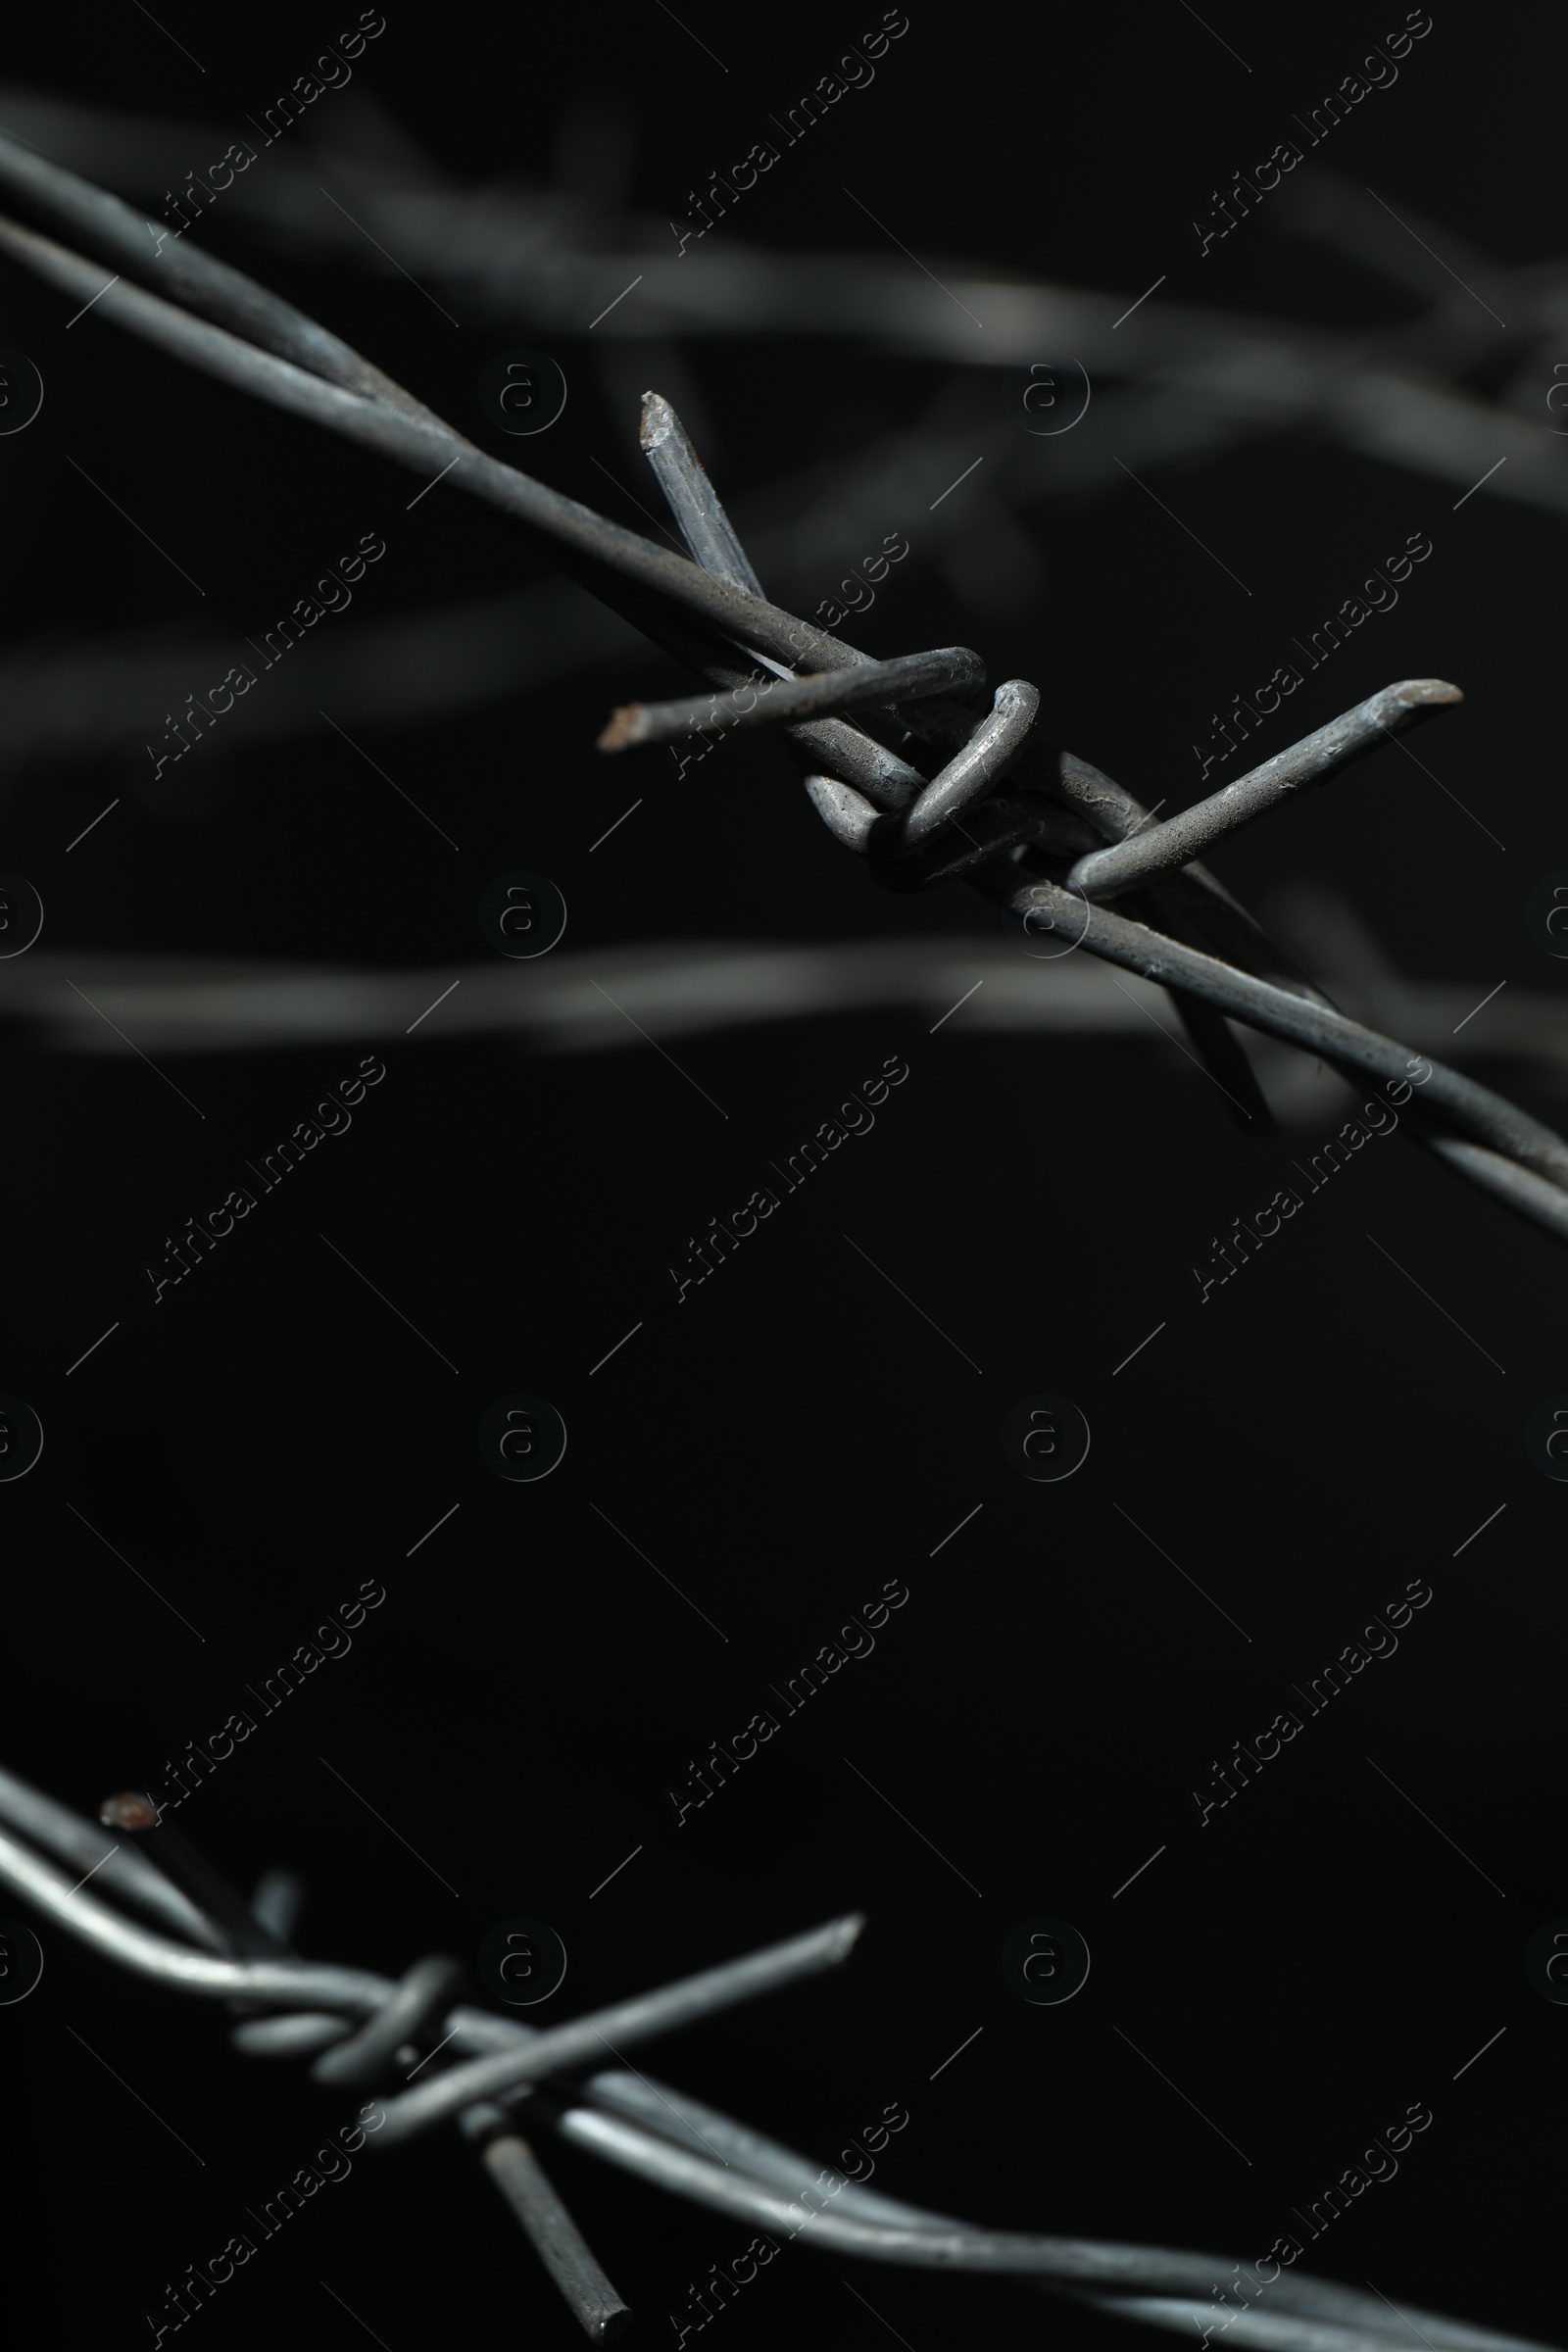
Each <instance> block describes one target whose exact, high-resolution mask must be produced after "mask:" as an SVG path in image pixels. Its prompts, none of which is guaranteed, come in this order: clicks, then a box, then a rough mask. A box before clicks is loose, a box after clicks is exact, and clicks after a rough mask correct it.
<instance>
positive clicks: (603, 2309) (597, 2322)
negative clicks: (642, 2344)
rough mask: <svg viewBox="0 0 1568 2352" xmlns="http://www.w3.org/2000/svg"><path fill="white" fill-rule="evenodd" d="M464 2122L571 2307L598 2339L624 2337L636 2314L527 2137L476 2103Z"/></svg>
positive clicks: (487, 2168)
mask: <svg viewBox="0 0 1568 2352" xmlns="http://www.w3.org/2000/svg"><path fill="white" fill-rule="evenodd" d="M464 2127H465V2130H466V2131H468V2132H469V2135H470V2136H471V2137H474V2138H476V2139H478V2141H479V2152H480V2156H481V2158H482V2159H483V2163H484V2168H485V2171H486V2172H487V2173H488V2174H489V2176H490V2178H491V2180H493V2181H494V2182H495V2184H496V2186H497V2188H498V2189H499V2190H500V2191H501V2194H502V2195H503V2196H504V2197H505V2198H506V2200H507V2203H508V2204H509V2205H510V2206H511V2208H512V2210H513V2212H514V2214H515V2216H516V2218H517V2220H518V2221H519V2222H520V2223H521V2224H522V2227H523V2229H525V2230H526V2231H527V2234H528V2237H529V2240H530V2241H531V2243H532V2245H533V2248H534V2251H535V2252H536V2253H537V2254H538V2256H539V2259H540V2261H541V2262H542V2263H543V2264H544V2266H545V2268H546V2270H547V2271H548V2272H549V2273H550V2276H551V2278H553V2279H554V2280H555V2282H556V2285H557V2286H558V2288H559V2289H560V2291H561V2294H562V2296H563V2298H564V2301H565V2302H566V2304H567V2305H568V2306H569V2308H570V2310H571V2311H572V2313H573V2314H574V2316H575V2318H576V2319H577V2321H578V2324H579V2325H580V2326H581V2327H582V2328H583V2330H584V2332H585V2333H586V2334H587V2336H588V2337H589V2339H590V2341H591V2342H593V2343H596V2344H613V2343H616V2342H618V2341H619V2340H620V2338H621V2337H622V2336H623V2335H624V2334H625V2333H626V2331H627V2329H628V2327H629V2326H630V2324H631V2313H630V2310H629V2309H628V2307H627V2305H626V2303H625V2301H624V2300H623V2298H622V2297H621V2296H620V2295H619V2294H618V2293H617V2292H616V2290H615V2288H614V2287H613V2285H612V2284H611V2282H610V2280H609V2278H607V2277H606V2275H605V2272H604V2270H603V2269H602V2267H601V2266H600V2264H599V2262H598V2261H597V2259H596V2258H595V2256H594V2253H593V2251H592V2249H591V2247H590V2246H589V2244H588V2242H587V2240H586V2238H585V2237H584V2236H583V2234H582V2232H581V2230H580V2229H578V2228H577V2225H576V2223H575V2222H574V2221H573V2220H572V2218H571V2215H570V2214H569V2213H568V2212H567V2210H566V2208H565V2206H564V2204H563V2203H562V2201H561V2198H560V2196H559V2195H558V2194H557V2191H556V2187H555V2184H554V2182H553V2181H552V2180H551V2179H550V2176H549V2174H548V2173H547V2172H546V2171H545V2169H544V2166H543V2165H542V2164H541V2163H540V2162H539V2159H538V2157H537V2156H536V2155H535V2154H534V2152H533V2149H532V2148H531V2147H530V2146H529V2144H528V2142H527V2140H525V2139H523V2138H521V2137H520V2136H519V2135H518V2133H517V2132H516V2131H514V2130H513V2129H512V2128H511V2126H510V2125H509V2124H508V2123H507V2121H506V2119H505V2117H504V2116H503V2115H502V2113H501V2110H500V2109H499V2108H475V2109H472V2110H470V2112H469V2114H468V2115H466V2117H465V2118H464Z"/></svg>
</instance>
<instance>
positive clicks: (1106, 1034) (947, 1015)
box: [0, 933, 1568, 1120]
mask: <svg viewBox="0 0 1568 2352" xmlns="http://www.w3.org/2000/svg"><path fill="white" fill-rule="evenodd" d="M1328 976H1329V977H1331V978H1333V980H1334V984H1335V986H1336V988H1337V989H1339V990H1340V992H1341V994H1342V995H1343V996H1344V997H1345V1000H1346V1003H1347V1005H1348V1006H1349V1007H1350V1008H1352V1009H1354V1010H1355V1011H1356V1012H1357V1013H1358V1015H1359V1016H1360V1017H1362V1018H1364V1019H1366V1020H1368V1021H1370V1022H1372V1023H1383V1022H1387V1023H1388V1024H1390V1025H1391V1026H1397V1028H1398V1029H1399V1030H1400V1032H1401V1033H1402V1035H1403V1036H1404V1037H1405V1038H1406V1039H1407V1040H1408V1042H1409V1043H1410V1045H1411V1046H1413V1047H1414V1048H1415V1049H1416V1050H1417V1052H1418V1053H1420V1054H1431V1053H1434V1052H1438V1051H1441V1050H1442V1049H1443V1048H1444V1047H1446V1048H1447V1049H1448V1051H1449V1052H1450V1053H1451V1054H1454V1056H1455V1058H1456V1059H1458V1060H1460V1061H1461V1062H1464V1063H1475V1064H1486V1063H1499V1064H1501V1065H1502V1066H1503V1067H1504V1068H1506V1069H1508V1070H1511V1071H1520V1072H1524V1073H1526V1074H1527V1075H1528V1078H1529V1080H1530V1083H1531V1085H1532V1086H1533V1087H1534V1088H1535V1089H1536V1090H1538V1091H1539V1092H1542V1093H1547V1094H1550V1095H1553V1096H1557V1095H1561V1094H1562V1093H1563V1092H1564V1091H1565V1089H1568V1006H1565V1005H1563V1003H1562V1001H1561V999H1560V998H1557V997H1552V996H1547V995H1545V994H1537V993H1534V992H1529V991H1525V990H1510V991H1509V992H1508V993H1507V994H1506V995H1503V996H1496V997H1495V998H1494V999H1493V1002H1492V1003H1491V1004H1487V1005H1484V1006H1482V1007H1481V1008H1480V1009H1478V1005H1477V1000H1478V997H1481V996H1483V995H1484V993H1485V990H1484V984H1483V983H1480V982H1462V981H1451V980H1446V981H1423V980H1407V979H1404V978H1402V977H1400V976H1398V975H1397V974H1392V973H1391V974H1388V975H1386V976H1380V977H1375V978H1372V979H1368V978H1366V977H1365V976H1364V975H1350V976H1348V977H1347V978H1345V979H1343V980H1342V979H1341V977H1340V976H1339V975H1338V973H1331V974H1329V975H1328ZM606 991H608V992H609V995H610V997H613V999H614V1001H615V1002H614V1004H611V1003H610V1002H609V1001H608V999H607V995H606ZM1160 994H1161V992H1160V991H1159V990H1158V989H1157V987H1154V986H1152V984H1149V983H1146V982H1144V981H1142V980H1141V979H1139V978H1138V977H1137V976H1136V975H1135V976H1134V978H1133V981H1132V985H1131V986H1130V987H1129V986H1127V985H1126V984H1124V983H1123V982H1121V981H1119V980H1117V979H1116V978H1115V977H1114V976H1113V974H1112V973H1111V971H1110V970H1109V969H1108V968H1107V967H1106V966H1105V965H1103V964H1101V963H1097V962H1095V961H1093V960H1092V959H1091V958H1088V957H1083V956H1074V957H1070V958H1063V959H1061V960H1059V961H1056V962H1054V963H1053V964H1051V965H1050V966H1049V967H1048V968H1047V969H1042V966H1041V965H1040V964H1039V963H1038V962H1035V961H1034V960H1032V959H1031V958H1028V957H1026V956H1023V955H1021V954H1020V953H1019V952H1018V950H1017V948H1016V947H1008V946H1007V945H1005V944H1004V943H1000V942H999V943H993V942H991V941H988V940H986V939H983V938H977V937H974V936H967V935H965V934H962V933H955V934H952V935H948V936H944V935H942V934H935V935H932V934H922V935H921V936H920V937H919V938H916V939H909V940H900V939H891V940H881V939H867V940H845V941H841V942H838V943H836V944H834V945H832V946H828V947H818V946H801V945H799V944H798V943H794V942H790V941H785V940H778V941H773V942H759V941H757V940H755V939H752V940H742V939H736V940H723V939H714V940H678V939H677V940H663V941H659V942H650V943H646V944H642V945H639V946H635V947H615V948H600V949H592V950H580V951H577V952H575V953H573V952H571V951H569V950H562V951H561V952H559V953H557V954H555V955H552V956H551V957H550V959H549V961H548V963H546V962H544V961H542V960H541V961H538V962H535V963H533V964H531V965H530V966H529V969H528V974H527V979H526V983H525V984H519V978H518V975H517V973H516V971H515V968H513V967H510V966H508V965H506V964H502V963H499V962H498V963H453V964H430V965H422V964H421V965H419V966H418V967H417V969H413V970H395V969H385V968H383V969H380V970H377V969H375V968H373V967H364V966H356V965H346V964H313V963H303V962H302V963H291V962H285V961H281V960H279V961H271V960H269V959H265V958H257V959H253V960H250V961H246V960H244V959H242V958H239V957H224V958H219V957H211V956H158V955H105V954H100V953H96V952H82V953H79V954H70V953H64V952H61V953H51V952H49V951H45V950H34V951H33V952H32V953H31V954H29V955H28V956H26V958H25V961H24V960H23V959H22V958H18V959H17V961H16V964H15V968H14V969H13V970H12V971H10V972H8V973H7V975H6V978H5V982H4V986H3V990H0V1022H3V1023H6V1024H9V1025H10V1026H11V1027H12V1029H13V1032H14V1034H15V1035H16V1036H17V1037H18V1038H20V1039H25V1042H26V1043H27V1044H29V1045H30V1046H32V1047H34V1048H37V1049H39V1050H42V1051H46V1052H60V1053H71V1054H78V1053H79V1054H101V1055H103V1056H106V1057H107V1058H109V1059H128V1058H132V1057H134V1055H135V1054H136V1052H137V1051H138V1050H140V1051H141V1052H143V1053H150V1054H218V1053H222V1054H232V1053H263V1052H268V1051H277V1050H279V1049H296V1050H298V1049H301V1048H313V1047H325V1046H335V1045H346V1044H351V1043H353V1042H354V1041H355V1040H361V1041H363V1042H368V1043H371V1044H383V1043H396V1042H397V1041H399V1040H401V1039H402V1038H404V1037H405V1036H407V1035H408V1034H409V1032H410V1030H411V1029H412V1028H413V1026H414V1022H415V1020H416V1018H417V1015H419V1014H420V1013H422V1012H423V1011H424V1010H425V1008H426V1007H427V1006H428V1005H430V1004H431V1003H432V1002H433V1001H435V1000H437V999H441V1000H443V1002H442V1005H441V1013H440V1018H439V1020H438V1021H437V1020H432V1021H431V1022H430V1023H429V1024H428V1026H425V1025H421V1026H420V1027H419V1028H418V1029H417V1032H416V1034H417V1036H418V1038H419V1039H420V1040H421V1041H424V1042H426V1043H438V1042H446V1043H451V1042H453V1041H455V1040H457V1039H460V1038H462V1039H474V1038H486V1037H488V1038H496V1039H501V1040H507V1041H510V1042H512V1043H514V1044H515V1045H516V1046H518V1047H520V1048H524V1049H526V1050H527V1051H529V1052H531V1053H539V1054H596V1053H604V1052H610V1051H613V1050H625V1051H630V1052H635V1051H637V1050H638V1048H639V1045H640V1041H639V1039H638V1037H637V1035H636V1032H635V1031H634V1030H633V1029H631V1028H630V1027H629V1026H628V1022H627V1020H626V1018H624V1017H623V1013H624V1014H626V1015H629V1016H630V1018H631V1020H633V1021H635V1022H636V1024H637V1027H638V1029H641V1030H642V1031H643V1032H644V1033H645V1034H646V1036H647V1037H649V1038H655V1039H659V1040H662V1041H673V1040H675V1039H677V1038H682V1037H698V1036H711V1035H713V1034H715V1033H721V1032H723V1031H725V1030H728V1029H735V1028H743V1027H749V1026H751V1025H753V1024H764V1023H773V1022H785V1021H801V1020H811V1019H819V1018H821V1017H823V1016H824V1015H828V1014H832V1015H842V1014H845V1013H853V1012H870V1011H879V1010H883V1009H887V1010H894V1011H900V1012H906V1013H911V1014H913V1015H915V1016H917V1017H919V1018H922V1019H925V1020H927V1022H928V1027H929V1030H930V1031H931V1032H935V1031H936V1030H938V1029H940V1030H942V1032H943V1033H944V1034H945V1035H955V1034H958V1033H965V1034H979V1033H986V1034H992V1035H1004V1036H1010V1035H1017V1036H1026V1035H1039V1036H1049V1037H1054V1038H1058V1039H1061V1040H1063V1041H1068V1040H1083V1041H1087V1040H1092V1039H1097V1038H1106V1039H1108V1038H1115V1039H1116V1040H1117V1041H1118V1042H1119V1043H1125V1042H1126V1041H1128V1040H1135V1041H1137V1042H1138V1043H1139V1044H1141V1045H1142V1044H1148V1045H1150V1046H1151V1047H1152V1049H1153V1050H1154V1051H1155V1052H1157V1053H1162V1054H1163V1055H1164V1057H1165V1058H1166V1059H1167V1060H1168V1061H1169V1063H1170V1064H1171V1066H1172V1067H1173V1068H1174V1069H1176V1070H1177V1071H1181V1072H1186V1073H1187V1074H1189V1075H1201V1074H1202V1073H1201V1071H1200V1070H1198V1069H1197V1068H1196V1067H1195V1064H1194V1063H1193V1061H1192V1060H1191V1059H1190V1058H1189V1057H1188V1056H1187V1055H1186V1054H1183V1053H1182V1052H1180V1051H1179V1050H1178V1047H1177V1045H1176V1044H1175V1043H1174V1042H1173V1040H1172V1039H1171V1037H1170V1036H1169V1035H1168V1034H1167V1035H1166V1037H1165V1038H1164V1039H1163V1040H1162V1039H1161V1038H1160V1037H1159V1036H1158V1035H1157V1034H1156V1033H1155V1031H1154V1029H1153V1028H1152V1022H1151V1013H1152V1011H1153V1010H1154V1009H1155V1008H1156V1007H1157V1006H1158V1004H1159V1001H1160ZM615 1005H619V1006H621V1007H622V1011H621V1012H617V1011H616V1009H615ZM1456 1028H1457V1029H1460V1031H1461V1034H1460V1035H1459V1037H1457V1038H1455V1036H1454V1031H1455V1029H1456ZM132 1040H133V1041H134V1042H133V1043H132V1042H130V1041H132ZM1253 1054H1254V1058H1255V1059H1256V1061H1257V1064H1258V1067H1259V1070H1260V1072H1261V1073H1262V1074H1263V1076H1264V1077H1266V1081H1267V1084H1266V1087H1265V1093H1266V1095H1267V1099H1268V1101H1269V1103H1270V1105H1271V1107H1272V1108H1273V1110H1274V1112H1275V1114H1276V1116H1277V1117H1279V1118H1281V1119H1285V1120H1292V1119H1296V1118H1307V1117H1309V1116H1311V1115H1312V1114H1313V1113H1314V1112H1315V1111H1316V1110H1317V1109H1318V1108H1320V1106H1321V1104H1322V1103H1323V1102H1324V1101H1325V1100H1328V1099H1331V1098H1333V1097H1337V1094H1338V1090H1339V1088H1340V1086H1341V1084H1342V1083H1343V1082H1342V1081H1341V1080H1340V1079H1339V1077H1338V1075H1337V1074H1330V1075H1329V1076H1328V1077H1327V1078H1319V1077H1318V1076H1317V1075H1316V1071H1315V1064H1313V1063H1311V1062H1308V1061H1305V1060H1303V1058H1302V1056H1301V1055H1300V1054H1298V1053H1297V1052H1296V1051H1295V1049H1294V1048H1290V1047H1287V1046H1286V1045H1285V1044H1284V1043H1283V1041H1280V1040H1276V1039H1273V1038H1270V1037H1267V1036H1260V1037H1259V1038H1258V1040H1257V1043H1256V1046H1255V1047H1254V1049H1253Z"/></svg>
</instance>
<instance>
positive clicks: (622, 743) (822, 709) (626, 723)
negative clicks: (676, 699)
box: [599, 645, 1039, 822]
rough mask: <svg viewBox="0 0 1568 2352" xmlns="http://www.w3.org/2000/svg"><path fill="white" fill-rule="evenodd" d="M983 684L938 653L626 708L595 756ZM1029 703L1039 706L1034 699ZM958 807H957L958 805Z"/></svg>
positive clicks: (979, 673)
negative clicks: (690, 699) (680, 700)
mask: <svg viewBox="0 0 1568 2352" xmlns="http://www.w3.org/2000/svg"><path fill="white" fill-rule="evenodd" d="M984 679H985V664H984V662H982V661H981V659H980V657H979V655H978V654H975V653H971V652H970V650H969V648H968V647H967V646H966V645H947V646H939V647H937V648H935V649H934V650H933V651H932V652H931V653H928V654H901V655H899V656H898V657H897V659H896V660H894V661H892V662H859V663H858V664H857V665H856V667H855V668H853V669H847V670H846V669H839V670H834V671H833V672H831V674H819V675H816V676H812V677H804V678H794V679H790V680H788V681H786V680H779V681H777V682H776V683H775V682H774V681H773V680H772V679H764V680H763V682H762V684H761V686H760V687H754V686H747V687H742V688H741V689H739V690H738V691H737V692H735V693H733V694H722V695H720V694H710V695H703V696H699V697H698V698H697V699H696V700H695V701H692V702H681V703H626V704H623V705H622V706H621V708H620V709H619V710H618V711H612V713H611V716H610V720H609V723H608V725H607V726H606V727H605V729H604V732H603V733H602V734H601V736H600V738H599V749H600V750H601V751H602V752H627V751H630V750H632V749H633V747H634V746H636V745H638V744H651V743H674V742H676V741H678V739H679V738H680V737H681V736H683V735H697V734H725V733H734V732H736V731H737V730H739V729H742V728H757V727H780V726H783V725H784V724H785V722H786V721H787V720H790V719H800V718H831V717H836V716H838V715H839V713H840V712H842V711H860V710H863V709H865V708H866V707H867V706H869V705H873V704H880V705H881V706H882V707H883V708H884V709H889V708H891V707H892V706H893V705H894V704H895V703H898V702H901V701H905V700H907V699H910V698H912V697H914V696H917V695H927V694H944V693H946V692H947V690H948V689H949V688H950V687H953V686H978V685H981V684H982V683H983V682H984ZM1025 692H1026V693H1029V694H1033V693H1034V689H1033V687H1028V688H1026V689H1025ZM1035 701H1036V702H1037V703H1038V701H1039V697H1038V695H1036V696H1035ZM1010 708H1011V706H1010V705H1009V711H1010ZM928 789H929V787H928ZM956 806H959V807H961V806H962V802H961V799H960V800H958V801H957V802H956ZM931 821H932V822H938V821H940V819H933V820H931Z"/></svg>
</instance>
